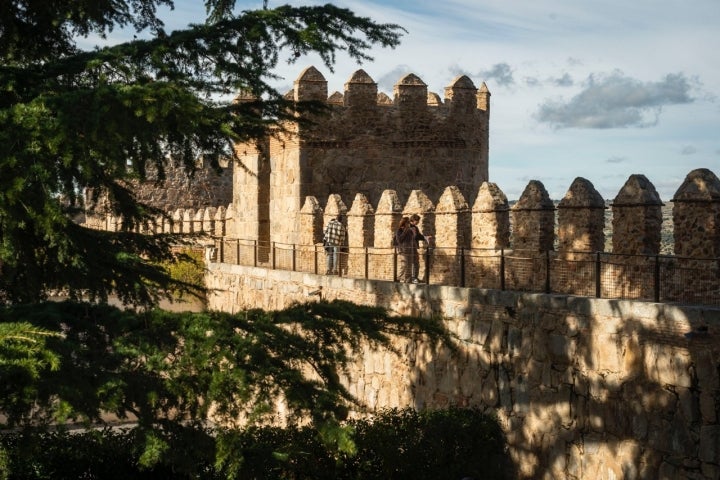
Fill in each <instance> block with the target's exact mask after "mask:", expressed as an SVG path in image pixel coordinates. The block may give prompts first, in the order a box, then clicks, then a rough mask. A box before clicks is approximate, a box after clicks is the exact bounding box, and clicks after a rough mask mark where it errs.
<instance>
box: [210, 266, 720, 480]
mask: <svg viewBox="0 0 720 480" xmlns="http://www.w3.org/2000/svg"><path fill="white" fill-rule="evenodd" d="M207 281H208V287H209V289H210V291H211V292H213V293H212V294H211V298H210V307H211V308H213V309H218V310H223V311H229V312H237V311H241V310H243V309H248V308H258V307H259V308H263V309H267V310H274V309H281V308H284V307H286V306H288V305H290V304H291V303H292V302H303V301H308V300H311V299H313V298H318V292H319V295H320V296H321V297H322V298H323V299H326V300H332V299H335V298H338V299H344V300H350V301H353V302H356V303H361V304H367V305H379V306H383V307H386V308H388V309H389V310H390V311H392V312H395V313H397V314H403V315H416V316H425V317H431V316H437V317H439V318H443V323H444V326H445V327H446V328H447V329H448V330H449V331H450V332H451V333H452V334H453V335H455V336H456V338H457V346H458V349H457V350H456V351H450V350H448V349H447V348H444V347H441V346H438V345H435V344H431V343H429V342H427V340H425V339H423V338H419V337H416V338H412V337H397V338H395V339H394V342H393V348H394V351H395V352H400V353H399V355H398V354H396V353H393V352H392V351H389V350H378V349H376V348H373V347H371V346H369V345H366V346H365V347H363V348H362V349H361V351H362V353H360V354H358V356H357V357H356V358H355V361H354V363H353V366H352V367H351V368H349V370H348V371H347V373H346V375H345V376H344V377H343V382H344V384H345V385H346V387H347V388H348V391H349V392H350V393H351V394H353V396H354V397H355V398H356V399H357V400H358V401H359V403H360V405H361V406H362V407H364V408H367V409H369V410H370V412H373V411H378V410H380V409H384V408H394V407H398V408H402V407H407V406H412V407H414V408H417V409H423V408H443V407H448V406H450V405H456V406H461V407H466V406H477V407H480V408H482V409H484V410H486V411H488V412H493V413H495V414H496V415H497V416H498V419H499V421H500V424H501V425H502V427H503V429H504V431H505V434H506V436H507V440H508V443H509V446H510V449H511V450H510V452H511V456H512V458H513V459H514V460H515V464H516V466H517V468H518V470H519V474H520V475H519V478H523V479H525V478H527V479H536V478H555V479H587V480H595V479H641V478H642V479H657V478H662V479H687V478H697V479H717V478H718V477H720V371H719V368H720V367H719V366H718V365H720V342H718V338H720V309H719V308H709V307H692V306H680V305H664V304H657V303H647V302H632V301H622V300H605V299H592V298H583V297H572V296H564V295H545V294H530V293H521V292H509V291H499V290H483V289H473V288H459V287H447V286H441V285H409V284H402V283H394V282H387V281H372V280H362V279H357V278H342V277H329V276H323V275H314V274H309V273H303V272H287V271H278V270H268V269H264V268H254V267H244V266H238V265H228V264H211V265H210V266H209V272H208V276H207ZM701 326H703V327H706V328H707V332H704V333H702V334H698V335H697V336H694V337H693V336H690V335H687V334H688V332H692V331H695V330H697V329H698V327H701Z"/></svg>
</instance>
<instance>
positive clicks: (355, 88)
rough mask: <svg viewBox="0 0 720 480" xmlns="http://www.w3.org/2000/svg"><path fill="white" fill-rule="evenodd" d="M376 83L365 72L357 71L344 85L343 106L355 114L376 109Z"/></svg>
mask: <svg viewBox="0 0 720 480" xmlns="http://www.w3.org/2000/svg"><path fill="white" fill-rule="evenodd" d="M377 95H378V88H377V83H375V81H374V80H373V79H372V78H370V75H368V74H367V73H366V72H365V70H362V69H361V70H357V71H356V72H355V73H353V75H352V77H350V79H349V80H348V81H347V83H345V96H344V105H345V106H346V107H350V111H351V112H353V113H355V112H357V111H358V110H359V111H361V112H362V111H363V110H368V109H370V110H372V109H374V108H376V107H377Z"/></svg>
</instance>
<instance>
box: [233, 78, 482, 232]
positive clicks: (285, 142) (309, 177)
mask: <svg viewBox="0 0 720 480" xmlns="http://www.w3.org/2000/svg"><path fill="white" fill-rule="evenodd" d="M288 97H289V98H292V99H294V100H295V101H302V100H319V101H323V102H326V103H327V105H328V106H329V112H328V113H327V115H324V116H322V117H318V118H314V119H313V120H314V121H315V123H314V124H313V125H309V126H308V125H302V126H300V125H298V124H294V125H287V126H286V127H287V128H286V131H285V134H283V135H282V136H280V137H277V138H271V139H268V141H267V142H266V143H265V144H264V145H263V148H262V149H260V150H258V149H256V148H254V147H249V146H247V145H238V146H237V147H236V150H237V153H238V155H239V156H240V158H241V159H243V163H244V165H243V167H237V166H236V167H235V171H234V198H233V204H234V206H235V209H234V210H235V215H236V218H235V225H236V227H235V228H236V232H234V234H236V235H238V236H242V237H243V238H255V239H257V240H259V241H261V242H264V241H267V242H271V241H274V242H280V243H297V242H298V241H299V239H298V238H297V233H296V232H297V231H298V221H299V217H298V213H299V211H300V210H301V208H302V206H303V205H304V202H305V198H306V197H308V196H313V197H315V198H317V199H318V200H319V201H320V202H321V203H324V202H325V201H326V199H327V198H328V196H329V195H330V194H339V195H340V196H341V198H342V199H343V201H344V202H345V203H346V204H348V205H349V204H351V203H352V202H353V199H354V198H355V195H356V194H357V193H362V194H363V195H365V196H366V198H367V199H368V201H369V202H370V204H372V205H377V204H378V202H379V200H380V197H381V195H382V193H383V191H385V190H388V189H392V190H394V191H396V192H397V195H398V197H399V200H400V202H402V203H405V201H406V200H407V199H408V197H409V196H410V193H411V192H412V191H413V190H417V189H420V190H423V191H424V192H426V193H427V195H428V196H429V198H430V199H431V201H432V202H433V203H436V202H437V201H438V200H439V198H440V196H441V195H442V193H443V190H444V189H445V187H446V186H448V185H455V186H457V187H458V189H459V190H460V192H461V193H462V195H463V196H464V197H465V198H466V199H468V201H470V202H473V201H474V199H475V196H476V195H477V189H478V186H479V185H480V184H482V183H483V182H485V181H487V180H488V132H489V128H488V126H489V114H490V92H489V91H488V89H487V86H486V85H485V84H484V83H483V84H482V85H481V88H480V89H478V88H476V87H475V85H474V84H473V82H472V81H471V80H470V79H469V78H468V77H467V76H464V75H462V76H459V77H457V78H456V79H454V80H453V82H452V83H451V84H450V85H449V86H447V87H446V88H445V91H444V100H441V99H440V97H439V96H438V95H437V94H434V93H429V92H428V89H427V85H426V84H425V83H424V82H423V81H422V80H421V79H420V78H418V77H417V76H416V75H414V74H408V75H406V76H404V77H403V78H401V79H400V80H399V81H398V82H397V83H396V84H395V86H394V90H393V98H392V99H389V97H388V96H387V95H385V94H383V93H378V87H377V83H375V81H374V80H373V79H372V78H370V76H369V75H368V74H367V73H365V72H364V71H363V70H358V71H356V72H355V73H354V74H353V75H352V76H351V77H350V79H349V80H348V81H347V82H346V83H345V86H344V93H343V94H341V93H339V92H334V93H332V94H331V95H330V96H328V88H327V81H326V80H325V78H324V77H323V75H322V74H321V73H320V72H319V71H318V70H317V69H316V68H315V67H309V68H307V69H305V70H304V71H303V72H302V73H301V74H300V76H299V77H298V78H297V80H295V83H294V88H293V90H292V92H290V93H288ZM323 207H324V205H323ZM229 234H230V235H233V232H229Z"/></svg>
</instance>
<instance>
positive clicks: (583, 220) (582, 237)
mask: <svg viewBox="0 0 720 480" xmlns="http://www.w3.org/2000/svg"><path fill="white" fill-rule="evenodd" d="M557 210H558V249H559V250H560V252H562V253H565V254H566V255H567V252H602V251H603V250H604V249H605V235H604V233H603V228H604V226H605V200H604V199H603V198H602V195H600V193H599V192H598V191H597V190H596V189H595V186H594V185H593V184H592V182H590V181H589V180H587V179H585V178H582V177H577V178H576V179H575V180H573V182H572V184H571V185H570V188H569V189H568V191H567V193H566V194H565V196H564V197H563V199H562V200H560V203H558V206H557Z"/></svg>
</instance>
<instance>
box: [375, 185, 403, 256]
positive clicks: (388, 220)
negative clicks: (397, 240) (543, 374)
mask: <svg viewBox="0 0 720 480" xmlns="http://www.w3.org/2000/svg"><path fill="white" fill-rule="evenodd" d="M402 215H403V213H402V203H400V199H399V198H398V195H397V192H396V191H395V190H385V191H384V192H383V194H382V197H380V201H379V202H378V206H377V209H376V210H375V226H374V228H375V233H374V235H373V236H374V238H375V244H374V247H375V248H390V246H391V245H392V237H393V234H394V233H395V230H396V229H397V226H398V224H399V223H400V219H401V218H402Z"/></svg>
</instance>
